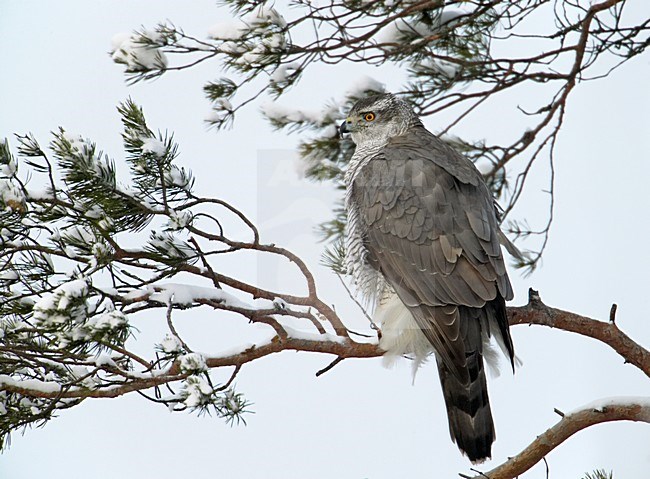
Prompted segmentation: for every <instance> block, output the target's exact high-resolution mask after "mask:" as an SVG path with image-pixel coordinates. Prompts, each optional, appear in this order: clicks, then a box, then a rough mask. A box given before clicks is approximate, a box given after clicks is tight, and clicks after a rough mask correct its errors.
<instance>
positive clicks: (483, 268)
mask: <svg viewBox="0 0 650 479" xmlns="http://www.w3.org/2000/svg"><path fill="white" fill-rule="evenodd" d="M352 191H353V198H354V201H355V204H356V207H357V208H358V211H359V214H360V218H361V220H362V221H363V222H364V229H365V232H366V238H365V242H364V244H365V246H366V248H367V250H368V254H369V259H370V263H371V264H372V265H373V267H375V268H376V269H378V270H379V271H380V272H381V273H382V274H383V275H384V277H385V278H386V280H387V281H388V282H389V283H390V284H391V285H392V286H393V288H394V289H395V291H396V292H397V294H398V295H399V297H400V299H401V300H402V301H403V302H404V304H405V305H406V306H407V307H409V309H411V312H412V314H413V316H414V317H415V319H416V322H417V323H418V326H419V327H420V328H421V329H422V331H423V332H424V334H425V335H426V337H427V339H428V340H429V341H430V342H431V344H432V345H433V346H434V348H435V349H436V351H437V353H438V355H439V358H440V360H442V362H443V363H444V365H445V367H446V368H447V369H448V370H450V371H451V372H452V373H453V374H454V375H455V376H457V378H458V379H459V380H461V381H464V380H467V381H469V379H470V378H469V377H468V374H469V372H468V368H467V359H466V355H467V354H470V353H473V351H468V350H467V349H466V345H465V344H464V341H463V333H462V331H461V330H462V329H463V328H466V327H467V325H463V324H461V323H462V321H461V319H460V318H461V315H460V313H459V309H458V308H459V307H470V308H482V307H484V306H485V305H486V304H487V303H489V302H492V301H494V300H496V299H499V295H500V296H501V297H503V298H505V299H511V298H512V287H511V285H510V282H509V280H508V277H507V274H506V270H505V265H504V262H503V256H502V253H501V247H500V244H499V226H498V221H497V217H496V214H495V210H494V203H493V199H492V197H491V195H490V193H489V191H488V189H487V187H486V186H485V184H484V182H483V181H482V179H481V177H480V173H479V172H478V170H476V168H475V167H474V165H473V164H472V163H471V162H470V161H469V160H467V159H466V158H464V157H463V156H461V155H459V154H458V153H456V152H455V151H454V150H451V149H448V147H446V145H444V143H443V142H441V141H440V140H439V139H437V138H436V137H435V136H433V135H432V134H431V133H429V132H427V131H426V130H425V129H424V128H413V129H412V130H411V131H410V132H409V133H407V134H405V135H402V136H400V137H396V138H393V139H392V140H391V141H390V142H389V144H388V145H387V146H386V147H385V148H383V150H381V151H380V152H379V153H378V154H377V155H375V156H374V157H373V158H372V159H371V160H369V161H368V162H367V163H366V164H365V165H364V166H363V167H362V168H361V169H360V171H359V173H358V174H357V176H356V177H355V180H354V184H353V190H352ZM501 301H502V300H501ZM464 315H465V316H466V317H469V316H468V314H467V313H464ZM477 321H478V320H477ZM467 347H473V348H475V347H477V346H476V345H475V344H474V345H473V346H467Z"/></svg>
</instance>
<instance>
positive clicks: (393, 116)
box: [339, 93, 421, 148]
mask: <svg viewBox="0 0 650 479" xmlns="http://www.w3.org/2000/svg"><path fill="white" fill-rule="evenodd" d="M416 125H421V123H420V119H419V118H418V116H417V115H416V114H415V112H414V111H413V108H411V106H410V105H409V104H408V103H406V102H405V101H404V100H402V99H400V98H397V97H396V96H395V95H393V94H392V93H384V94H382V95H374V96H369V97H367V98H362V99H361V100H359V101H358V102H357V103H355V105H354V106H353V107H352V109H351V110H350V113H349V114H348V117H347V118H346V120H345V121H344V122H343V123H341V126H340V127H339V131H340V132H341V134H343V133H351V134H352V141H354V143H355V144H356V145H357V146H358V147H361V148H364V147H381V146H384V145H385V144H386V143H387V142H388V140H389V139H390V138H392V137H394V136H399V135H402V134H404V133H405V132H406V131H407V130H408V129H409V128H411V127H413V126H416Z"/></svg>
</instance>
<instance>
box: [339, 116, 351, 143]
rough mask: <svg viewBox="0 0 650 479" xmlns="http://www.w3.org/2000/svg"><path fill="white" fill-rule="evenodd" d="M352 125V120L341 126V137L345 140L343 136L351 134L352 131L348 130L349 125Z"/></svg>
mask: <svg viewBox="0 0 650 479" xmlns="http://www.w3.org/2000/svg"><path fill="white" fill-rule="evenodd" d="M350 123H352V122H351V121H350V119H349V118H348V119H346V120H345V121H344V122H343V123H341V125H340V126H339V136H340V137H341V138H343V135H345V134H346V133H350V130H349V129H348V125H349V124H350Z"/></svg>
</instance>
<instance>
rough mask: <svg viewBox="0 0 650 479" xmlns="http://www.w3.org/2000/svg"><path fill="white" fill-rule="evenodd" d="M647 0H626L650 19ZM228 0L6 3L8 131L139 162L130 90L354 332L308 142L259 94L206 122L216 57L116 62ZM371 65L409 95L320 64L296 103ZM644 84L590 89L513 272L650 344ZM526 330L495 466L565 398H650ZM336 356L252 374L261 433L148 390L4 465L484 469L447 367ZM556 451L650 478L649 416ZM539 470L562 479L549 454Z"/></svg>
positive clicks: (474, 124) (238, 472)
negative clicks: (268, 110)
mask: <svg viewBox="0 0 650 479" xmlns="http://www.w3.org/2000/svg"><path fill="white" fill-rule="evenodd" d="M634 3H636V4H637V5H634ZM640 3H643V2H633V4H631V5H629V7H630V11H632V10H633V9H634V8H636V12H637V14H638V15H639V17H641V13H643V12H642V10H643V7H642V6H639V5H638V4H640ZM215 4H216V2H214V1H207V0H206V1H194V2H176V1H156V2H154V1H148V2H145V1H129V2H126V1H108V0H104V1H94V2H87V1H76V2H73V1H67V0H66V1H64V0H62V1H57V2H43V1H41V2H37V1H29V0H23V1H11V0H4V1H3V2H1V3H0V69H1V71H2V74H1V75H0V109H1V112H2V113H1V114H0V136H2V137H5V136H6V137H9V138H10V141H11V142H12V145H13V146H14V147H15V145H16V142H15V141H13V140H12V135H13V133H26V132H32V133H34V135H35V136H36V137H37V138H38V139H39V140H40V141H41V142H42V144H47V143H48V142H49V140H50V139H51V137H50V135H49V132H50V131H52V130H54V129H55V128H57V127H58V126H59V125H61V126H63V127H65V128H66V129H67V130H68V131H71V132H74V133H79V134H82V135H83V136H85V137H89V138H91V139H93V140H94V141H96V142H97V143H98V145H99V147H100V148H101V149H103V150H104V151H105V152H106V153H108V154H109V155H110V156H112V157H113V158H115V160H116V162H117V163H118V164H120V163H123V158H124V154H123V152H122V149H121V138H120V136H119V134H120V128H121V125H120V122H119V116H118V114H117V111H116V109H115V107H116V105H117V104H118V103H119V102H120V101H123V100H125V99H126V98H127V97H129V96H130V97H131V98H133V100H134V101H135V102H136V103H138V104H140V105H142V106H143V108H144V111H145V114H146V116H147V118H148V121H149V124H150V126H151V127H153V128H154V129H156V128H160V129H162V130H165V129H168V130H169V131H172V132H174V133H175V138H176V140H177V141H178V143H179V144H180V153H181V156H180V160H179V163H180V164H182V165H184V166H188V167H190V168H191V169H192V170H193V171H194V173H195V176H196V177H197V190H198V191H199V192H201V193H204V194H206V195H207V194H210V195H214V196H217V197H220V198H223V199H226V200H229V201H231V202H232V203H233V204H235V205H236V206H238V207H240V208H241V209H242V210H243V211H245V212H247V213H248V214H250V215H251V216H253V217H257V220H258V222H259V223H260V224H261V226H262V230H263V231H265V232H266V235H267V236H266V239H267V240H268V241H269V242H270V241H274V242H277V243H278V244H282V245H283V246H287V247H289V248H290V249H294V250H295V251H296V252H298V253H299V254H300V255H301V256H303V257H305V258H306V259H307V260H308V261H309V262H310V264H311V265H312V266H313V268H314V270H316V271H317V273H318V280H319V284H320V291H322V292H323V297H324V298H325V299H326V300H327V301H329V302H331V303H334V304H336V305H337V311H338V312H339V313H340V314H341V316H342V317H344V318H345V319H346V321H347V322H348V323H349V324H350V325H354V326H355V327H356V326H359V327H362V326H363V325H364V320H363V318H361V317H360V314H359V313H358V311H357V310H356V309H355V308H354V306H353V305H351V304H350V301H349V300H347V298H346V294H345V292H344V291H342V289H341V288H340V287H339V285H338V282H337V280H336V279H335V278H334V277H333V276H332V275H331V273H329V272H328V271H327V270H325V269H323V268H320V267H318V266H317V264H318V259H319V255H320V252H321V248H322V244H320V243H318V242H317V241H318V238H317V237H316V236H315V235H314V234H313V227H314V225H316V224H318V222H320V221H323V220H324V219H327V218H328V215H329V214H330V208H331V205H332V204H333V202H334V200H335V194H334V193H333V192H332V190H331V188H329V187H326V186H321V185H313V184H307V183H305V182H301V181H299V180H297V179H296V178H295V173H294V171H293V167H294V163H293V153H292V148H293V147H294V146H295V144H296V141H297V139H298V137H297V136H296V135H287V134H286V133H283V132H272V131H271V130H270V129H269V128H268V126H267V125H266V123H265V122H264V121H263V120H261V118H260V115H259V112H258V109H257V108H258V106H252V107H250V108H249V109H248V110H246V111H245V112H244V113H243V114H242V115H241V116H240V117H239V118H238V119H237V121H236V124H235V128H234V129H232V130H231V131H226V132H222V133H216V132H214V131H212V130H207V129H206V128H205V125H204V122H203V118H204V117H205V115H206V114H207V113H208V111H209V105H208V102H207V100H206V99H205V98H204V97H203V94H202V90H201V87H202V85H203V83H204V82H205V81H207V80H214V79H216V78H218V77H220V76H222V74H221V72H220V71H219V70H218V67H217V65H216V64H214V63H212V64H210V63H209V62H208V63H205V64H203V65H201V66H200V67H197V68H196V69H194V70H192V71H187V72H181V73H172V74H169V75H168V76H165V77H163V78H162V79H160V80H157V81H155V82H152V83H145V84H138V85H135V86H131V87H129V86H127V85H126V84H125V82H124V77H123V75H122V73H121V68H120V67H119V66H117V65H114V64H113V63H112V62H111V59H110V57H109V55H108V54H107V52H108V50H109V48H110V40H111V37H112V36H113V35H114V34H116V33H119V32H125V31H126V32H128V31H130V30H131V29H133V28H138V27H140V26H141V25H144V26H153V25H155V23H156V22H157V21H159V20H164V19H170V20H172V21H173V22H174V23H175V24H176V25H179V26H182V27H183V28H184V29H185V30H186V31H187V32H189V33H192V34H195V35H197V36H199V37H201V36H204V35H205V32H206V31H207V29H208V28H209V27H210V26H211V25H212V24H213V23H216V22H217V21H219V20H223V19H226V18H227V16H228V11H227V10H224V9H221V10H219V9H218V8H217V7H216V6H215ZM362 74H370V75H373V76H374V77H375V78H376V79H377V80H379V81H381V82H383V83H385V84H387V85H388V87H389V88H397V87H398V86H399V84H400V80H401V78H400V77H399V75H398V74H396V73H395V70H394V69H393V70H379V69H375V68H362V67H355V68H351V67H338V68H334V67H328V68H325V69H319V76H317V75H314V74H312V75H309V76H307V77H306V79H305V82H304V83H303V85H302V87H301V88H300V90H298V91H297V92H296V93H295V94H294V95H292V96H290V97H287V99H286V100H283V101H285V102H294V103H295V104H290V105H289V106H293V107H296V106H304V107H306V108H311V109H317V108H319V107H320V105H321V104H322V103H323V102H324V101H326V100H327V99H329V98H332V97H337V96H339V95H341V94H342V93H343V92H344V91H345V90H346V89H347V88H348V87H349V86H350V85H351V84H352V83H354V82H355V81H356V80H357V79H358V77H359V76H361V75H362ZM648 84H650V64H649V62H648V59H647V57H642V58H637V59H635V60H634V61H632V62H631V63H630V64H629V65H627V66H624V67H623V68H621V69H620V70H618V71H616V72H615V73H614V74H612V76H611V77H610V78H607V79H604V80H602V81H598V82H591V83H589V84H584V85H579V87H578V88H576V90H575V91H574V93H573V94H572V96H571V98H570V100H569V104H568V107H569V109H568V114H567V117H566V120H565V123H564V126H563V132H562V133H561V135H560V138H559V144H558V148H557V152H556V175H557V176H556V204H557V209H556V212H555V218H556V219H555V223H554V225H553V231H552V235H551V239H550V243H549V246H548V250H547V252H546V254H545V258H544V262H543V264H542V266H541V268H540V269H539V270H538V271H536V272H535V273H534V274H533V275H532V276H530V277H527V278H522V277H521V276H519V274H518V273H517V272H515V271H513V272H511V276H512V280H513V284H514V288H515V291H516V298H515V300H514V301H513V303H512V304H514V305H520V304H524V303H525V302H526V299H527V290H528V288H529V287H534V288H535V289H538V290H539V291H540V293H541V295H542V298H543V300H544V301H545V302H546V303H547V304H549V305H551V306H554V307H557V308H561V309H567V310H570V311H575V312H577V313H580V314H583V315H587V316H591V317H594V318H601V319H606V318H607V316H608V313H609V309H610V306H611V304H612V303H614V302H616V303H618V306H619V307H618V324H619V326H620V327H621V328H622V329H623V330H624V331H625V332H627V333H628V334H629V335H630V336H631V337H632V338H634V339H635V340H637V341H638V342H640V343H641V344H643V345H644V346H646V347H649V346H650V323H649V322H648V319H649V318H648V313H647V312H648V310H649V309H650V294H648V287H649V286H650V284H649V282H648V271H649V270H650V253H648V244H647V243H648V238H649V237H650V214H649V213H648V212H649V211H650V193H649V191H648V178H650V162H649V161H648V160H649V158H648V149H647V139H648V137H649V135H650V125H649V122H648V111H650V99H649V95H648ZM520 94H521V95H523V96H522V97H521V98H514V99H512V102H513V104H517V103H522V104H523V103H525V102H526V100H527V98H526V97H525V95H526V92H525V91H522V92H520ZM514 121H515V116H514V115H513V114H511V113H510V112H509V111H508V109H507V108H493V109H492V110H488V111H487V112H485V113H484V114H483V115H482V116H479V117H478V118H477V119H476V120H475V121H470V122H468V123H467V124H466V126H464V127H463V129H461V130H459V131H457V133H458V134H463V135H466V136H467V137H470V138H476V139H478V138H484V137H490V136H491V135H494V134H499V132H500V131H503V129H507V128H508V125H509V122H514ZM426 123H427V125H428V126H429V127H430V128H431V129H432V130H433V131H435V130H436V128H438V126H439V125H438V124H437V122H436V118H435V117H430V118H427V120H426ZM513 128H517V126H516V125H513ZM540 171H541V168H540ZM545 187H546V184H545V179H543V181H542V180H540V181H532V182H531V195H530V196H529V197H527V199H524V201H523V202H522V204H521V207H520V208H519V210H518V211H519V214H520V215H522V216H525V217H526V218H529V219H530V221H531V223H535V219H536V218H540V217H543V216H544V215H545V213H546V204H545V203H541V202H538V201H539V199H540V198H543V195H542V194H536V193H535V192H539V191H541V189H543V188H545ZM231 266H232V265H231ZM246 267H247V271H248V273H249V272H250V271H251V270H252V271H257V273H256V274H257V275H258V276H259V277H260V279H261V280H264V281H266V280H268V281H276V282H277V284H278V288H281V287H282V285H283V284H285V283H283V282H282V281H283V280H285V276H286V273H285V272H283V271H275V270H272V269H269V268H272V266H271V267H266V266H265V267H258V266H257V265H246ZM248 273H246V274H248ZM242 274H244V273H242ZM286 277H287V278H288V276H286ZM291 281H292V280H291V279H290V278H289V279H287V282H288V283H287V284H290V283H291ZM222 322H223V321H222ZM152 324H157V325H158V326H159V327H158V326H152ZM137 326H138V328H140V329H141V330H142V344H143V346H142V349H143V350H147V349H148V348H151V347H152V346H153V344H154V342H156V341H159V340H160V338H161V337H160V334H161V333H160V331H164V328H162V326H163V324H162V323H161V322H160V320H159V319H156V318H155V317H150V318H149V319H148V320H147V321H142V320H140V321H139V322H137ZM179 328H180V329H181V330H182V331H183V332H184V334H187V335H188V337H190V338H191V339H193V340H194V341H196V342H195V343H194V344H197V349H199V350H202V351H204V352H206V353H210V352H213V353H216V352H218V351H219V350H223V349H225V348H228V347H232V346H236V345H237V344H238V343H246V342H250V341H252V340H254V339H255V338H257V337H259V336H260V335H264V334H263V333H264V331H260V330H259V329H258V328H254V327H251V326H248V325H246V324H245V322H243V321H242V322H241V324H239V323H238V324H235V325H230V324H221V323H220V321H219V318H218V315H217V314H215V313H211V312H209V311H202V312H201V313H194V314H192V315H189V316H188V315H186V316H183V317H182V318H181V320H180V321H179ZM224 329H225V330H226V333H225V334H222V333H221V331H223V330H224ZM208 333H209V334H208ZM513 338H514V341H515V348H516V350H517V354H518V355H519V356H520V357H521V359H522V360H523V362H524V365H523V367H522V368H520V369H519V370H518V371H517V373H516V374H515V375H514V377H512V375H511V374H510V373H509V372H507V370H506V371H504V373H503V374H502V375H501V377H499V378H497V379H494V378H492V379H490V380H489V382H490V384H489V387H490V397H491V403H492V407H493V411H494V415H495V422H496V428H497V442H496V443H495V447H494V450H493V454H494V461H492V462H491V463H488V464H486V465H485V469H488V468H490V467H493V466H495V465H496V464H498V463H500V462H502V461H503V460H504V459H505V458H507V457H508V456H512V455H514V454H516V453H517V452H519V451H520V450H521V449H522V448H523V447H524V446H525V445H527V444H528V443H529V442H530V441H531V440H532V439H534V437H535V436H536V435H538V434H540V433H541V432H543V431H544V430H545V429H547V428H548V427H550V426H552V425H553V424H554V423H555V422H556V421H557V420H558V416H557V415H556V414H554V412H553V408H558V409H560V410H565V411H567V410H572V409H575V408H577V407H579V406H581V405H582V404H585V403H588V402H590V401H593V400H595V399H598V398H601V397H608V396H650V381H649V380H648V378H647V377H645V376H644V375H643V373H641V372H640V371H639V370H637V369H636V368H634V367H633V366H630V365H625V364H623V361H622V359H621V358H620V357H619V356H618V355H617V354H615V353H614V352H613V351H612V350H610V349H608V348H607V347H606V346H604V345H602V344H600V343H597V342H595V341H593V340H589V339H586V338H583V337H580V336H576V335H572V334H570V333H566V332H562V331H551V330H548V329H544V328H541V327H525V326H517V327H515V328H513ZM330 360H331V358H329V357H325V356H318V355H308V354H296V353H283V354H280V355H277V356H274V357H267V358H264V359H262V360H259V361H256V362H255V363H253V364H251V365H249V366H247V367H245V368H244V369H243V370H242V372H241V374H240V376H239V378H238V381H237V387H238V390H239V391H241V392H243V393H244V394H245V395H246V396H247V398H248V399H249V400H251V401H252V402H254V407H253V409H254V411H255V414H254V415H251V416H249V417H248V426H246V427H244V426H238V427H233V428H231V427H229V426H227V425H225V424H224V423H223V422H222V421H220V420H219V419H216V418H210V417H201V418H199V417H196V416H194V415H190V414H184V413H177V414H170V413H169V412H168V411H167V410H166V409H165V408H164V407H162V406H158V405H154V404H151V403H149V402H147V401H146V400H144V399H142V398H140V397H139V396H136V395H132V396H128V397H123V398H119V399H115V400H89V401H86V402H85V403H84V404H82V405H81V406H79V407H75V408H73V409H71V410H69V411H65V412H63V413H61V414H60V417H58V418H57V419H55V420H53V421H51V422H50V423H48V424H47V425H46V426H45V427H44V428H42V429H37V430H27V432H26V433H25V435H24V436H23V435H20V434H14V435H13V436H12V445H11V447H10V448H9V449H8V450H7V451H5V452H4V453H3V454H2V455H0V477H2V478H10V479H32V478H37V477H39V478H40V477H48V478H50V479H63V478H66V479H82V478H93V479H108V478H121V479H142V478H148V477H157V478H160V479H172V478H177V477H186V476H187V477H193V478H196V479H203V478H206V479H207V478H214V477H224V478H246V479H263V478H271V479H276V478H277V479H280V478H293V477H295V478H310V479H325V478H328V479H329V478H341V479H348V478H350V479H352V478H354V479H362V478H369V479H388V478H394V477H412V478H425V477H427V478H431V477H435V478H453V477H458V476H457V473H458V472H464V473H468V472H469V466H470V464H469V462H468V461H467V460H466V458H464V457H463V456H461V455H460V453H459V452H458V450H457V449H456V446H455V445H453V444H452V443H451V441H450V439H449V435H448V430H447V419H446V415H445V408H444V405H443V402H442V401H443V400H442V396H441V394H440V386H439V381H438V378H437V372H436V370H435V367H434V366H433V365H431V364H429V365H426V366H425V367H424V368H423V369H422V370H421V371H420V372H419V373H418V377H417V380H416V382H415V385H412V384H411V375H410V368H409V365H408V364H403V365H401V366H400V367H397V368H395V369H391V370H388V369H384V368H383V367H382V366H381V361H380V360H377V359H375V360H349V361H344V362H343V363H342V364H340V365H338V366H337V367H336V368H334V369H333V370H332V371H330V372H329V373H327V374H325V375H324V376H322V377H320V378H315V377H314V373H315V372H316V371H317V370H318V369H320V368H322V367H324V366H325V365H327V364H328V362H329V361H330ZM547 460H548V464H549V467H550V477H551V478H576V479H578V478H580V477H582V474H583V473H584V472H586V471H591V470H593V469H595V468H604V469H607V470H609V469H613V470H614V471H615V478H616V479H619V478H620V479H623V478H635V479H638V478H641V477H645V476H644V474H647V473H648V471H650V426H649V425H648V424H637V423H616V424H606V425H600V426H596V427H594V428H591V429H589V430H586V431H582V432H580V433H579V434H577V435H576V436H574V437H573V438H571V439H570V440H569V441H568V442H567V443H566V444H565V445H564V446H562V447H560V448H558V449H556V450H555V451H553V452H552V453H551V454H550V455H549V456H548V458H547ZM524 477H525V478H527V479H542V478H544V477H546V471H545V468H544V466H543V464H542V465H538V466H536V467H535V468H534V469H533V470H532V471H531V472H529V473H528V474H527V475H525V476H524Z"/></svg>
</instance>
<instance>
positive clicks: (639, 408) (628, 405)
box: [461, 398, 650, 479]
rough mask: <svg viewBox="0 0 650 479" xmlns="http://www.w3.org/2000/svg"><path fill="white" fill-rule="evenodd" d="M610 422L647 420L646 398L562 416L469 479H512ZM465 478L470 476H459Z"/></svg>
mask: <svg viewBox="0 0 650 479" xmlns="http://www.w3.org/2000/svg"><path fill="white" fill-rule="evenodd" d="M612 421H640V422H646V423H650V398H627V399H626V398H616V399H611V400H607V399H605V400H600V401H596V402H594V403H591V404H587V405H585V406H583V407H582V408H581V409H580V410H578V411H575V412H573V413H571V414H568V415H566V416H564V417H563V418H562V419H561V420H560V421H559V422H558V423H557V424H555V425H554V426H553V427H552V428H550V429H548V430H547V431H546V432H544V433H542V434H540V435H539V436H537V438H536V439H535V440H534V441H533V442H532V443H530V445H529V446H528V447H526V448H525V449H524V450H523V451H521V452H520V453H519V454H517V455H516V456H514V457H511V458H510V459H508V460H507V461H506V462H504V463H503V464H501V465H500V466H497V467H496V468H494V469H492V470H491V471H489V472H484V473H479V475H477V476H474V477H473V478H472V479H486V478H487V479H512V478H514V477H517V476H519V475H520V474H522V473H524V472H526V471H527V470H529V469H530V468H531V467H533V466H534V465H535V464H537V463H538V462H539V461H541V460H542V459H543V458H544V457H545V456H546V455H547V454H548V453H549V452H551V451H552V450H553V449H555V448H556V447H558V446H559V445H560V444H562V443H563V442H564V441H566V440H567V439H568V438H570V437H571V436H572V435H574V434H575V433H577V432H578V431H581V430H583V429H586V428H588V427H590V426H593V425H595V424H600V423H603V422H612ZM461 476H462V477H465V478H468V479H469V478H470V476H465V475H461Z"/></svg>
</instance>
